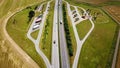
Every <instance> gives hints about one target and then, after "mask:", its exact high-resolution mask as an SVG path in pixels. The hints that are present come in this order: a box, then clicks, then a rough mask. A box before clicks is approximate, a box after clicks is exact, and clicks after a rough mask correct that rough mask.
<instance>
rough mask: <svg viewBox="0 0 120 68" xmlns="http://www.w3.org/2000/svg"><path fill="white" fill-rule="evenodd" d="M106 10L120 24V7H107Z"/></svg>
mask: <svg viewBox="0 0 120 68" xmlns="http://www.w3.org/2000/svg"><path fill="white" fill-rule="evenodd" d="M104 9H105V10H106V11H107V12H108V13H109V14H110V15H111V16H112V17H113V18H114V19H116V20H117V21H118V22H120V6H106V7H104ZM119 24H120V23H119Z"/></svg>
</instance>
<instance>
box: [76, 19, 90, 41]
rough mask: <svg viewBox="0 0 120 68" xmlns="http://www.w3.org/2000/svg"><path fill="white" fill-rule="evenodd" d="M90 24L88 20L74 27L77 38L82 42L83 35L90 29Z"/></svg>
mask: <svg viewBox="0 0 120 68" xmlns="http://www.w3.org/2000/svg"><path fill="white" fill-rule="evenodd" d="M91 27H92V26H91V23H90V21H89V20H84V21H82V22H80V23H79V24H77V25H76V28H77V31H78V34H79V38H80V39H81V40H82V39H83V38H84V37H85V35H86V34H87V33H88V32H89V30H90V28H91Z"/></svg>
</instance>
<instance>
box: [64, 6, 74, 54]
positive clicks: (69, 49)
mask: <svg viewBox="0 0 120 68" xmlns="http://www.w3.org/2000/svg"><path fill="white" fill-rule="evenodd" d="M63 19H64V27H65V35H66V41H67V47H68V52H69V56H73V48H72V42H71V36H70V30H69V26H68V20H67V13H66V10H65V4H63Z"/></svg>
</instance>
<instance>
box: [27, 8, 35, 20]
mask: <svg viewBox="0 0 120 68" xmlns="http://www.w3.org/2000/svg"><path fill="white" fill-rule="evenodd" d="M33 16H35V12H34V11H33V10H31V11H30V12H29V16H28V17H29V21H30V20H31V19H32V17H33Z"/></svg>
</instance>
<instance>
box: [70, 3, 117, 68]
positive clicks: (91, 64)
mask: <svg viewBox="0 0 120 68" xmlns="http://www.w3.org/2000/svg"><path fill="white" fill-rule="evenodd" d="M70 3H71V4H74V5H77V6H80V7H83V8H85V9H90V10H91V15H93V16H94V13H99V15H98V16H97V19H96V20H94V24H95V28H94V30H93V32H92V33H91V34H90V36H89V37H88V39H87V40H86V42H85V43H84V44H83V47H82V51H81V55H80V58H79V64H78V68H97V67H98V68H106V67H108V68H109V67H110V66H111V61H112V57H113V52H114V46H115V41H116V27H117V24H116V23H115V21H113V20H112V19H111V18H110V17H108V16H107V15H106V14H105V13H104V12H103V11H102V10H101V9H100V8H98V7H97V6H96V7H94V6H92V7H91V6H90V5H89V6H88V5H84V4H77V3H74V2H70ZM103 59H104V60H103Z"/></svg>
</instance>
